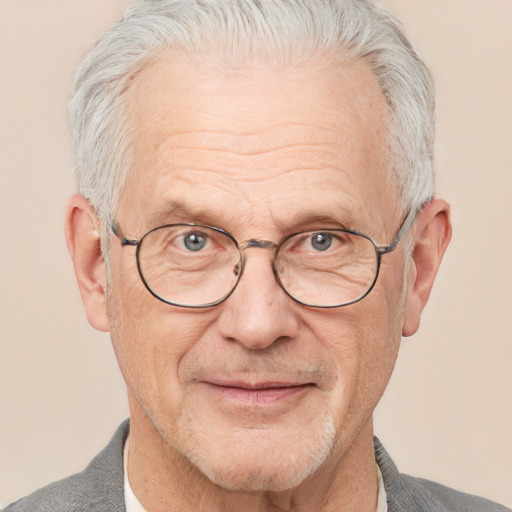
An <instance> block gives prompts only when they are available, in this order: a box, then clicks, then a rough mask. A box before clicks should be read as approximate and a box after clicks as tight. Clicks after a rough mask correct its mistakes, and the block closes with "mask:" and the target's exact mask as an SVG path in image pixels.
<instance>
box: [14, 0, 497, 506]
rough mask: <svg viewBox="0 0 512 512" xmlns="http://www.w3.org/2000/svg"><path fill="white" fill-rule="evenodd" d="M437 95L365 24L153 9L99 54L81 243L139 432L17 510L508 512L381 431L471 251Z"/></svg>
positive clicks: (81, 110) (355, 15)
mask: <svg viewBox="0 0 512 512" xmlns="http://www.w3.org/2000/svg"><path fill="white" fill-rule="evenodd" d="M433 118H434V116H433V86H432V83H431V78H430V75H429V73H428V71H427V70H426V69H425V67H424V65H423V64H422V62H421V61H420V60H419V59H418V57H417V55H416V54H415V53H414V51H413V50H412V48H411V47H410V45H409V43H408V42H407V40H406V39H405V36H404V35H403V33H402V32H401V29H400V27H399V26H398V24H397V23H396V22H395V21H394V20H393V19H392V18H390V17H389V15H388V14H386V13H385V12H383V11H381V10H380V9H377V8H376V7H374V6H373V5H372V4H370V3H369V2H365V1H361V0H359V1H353V2H349V1H341V0H340V1H338V2H327V1H325V2H323V1H322V2H321V1H315V2H299V1H296V2H295V1H294V2H292V1H267V2H257V1H255V0H253V1H249V0H247V1H241V0H240V1H237V2H232V1H227V0H225V1H220V0H219V1H211V2H197V3H196V2H194V3H192V2H183V1H181V2H179V1H171V0H161V1H147V2H141V3H139V4H137V5H136V6H135V7H134V8H133V9H132V10H130V11H129V12H128V13H127V14H126V16H125V18H124V20H123V21H121V22H119V23H118V24H117V25H115V26H114V27H113V28H112V29H111V30H110V31H109V32H107V33H106V34H105V36H104V37H103V38H102V39H101V41H100V42H99V43H98V44H97V45H96V46H95V47H94V48H93V49H92V50H91V51H90V53H89V54H88V56H87V57H86V58H85V60H84V62H83V63H82V65H81V67H80V69H79V70H78V72H77V75H76V79H75V83H74V88H73V96H72V99H71V102H70V125H71V129H72V133H73V139H74V146H75V153H76V159H77V171H76V172H77V181H78V186H79V192H80V194H79V195H75V196H73V197H72V198H71V200H70V202H69V205H68V211H67V223H66V237H67V241H68V246H69V249H70V253H71V256H72V258H73V263H74V266H75V271H76V275H77V280H78V284H79V287H80V291H81V294H82V299H83V302H84V305H85V309H86V312H87V315H88V318H89V321H90V323H91V324H92V325H93V326H94V327H95V328H97V329H99V330H102V331H109V332H110V333H111V337H112V342H113V345H114V349H115V352H116V355H117V358H118V361H119V364H120V368H121V371H122V373H123V376H124V378H125V381H126V384H127V388H128V395H129V403H130V423H129V425H128V424H124V425H123V426H122V427H121V428H120V430H119V431H118V432H117V433H116V435H115V437H114V439H113V440H112V442H111V444H110V445H109V446H108V447H107V448H106V450H105V451H104V452H102V454H100V455H99V456H98V457H97V458H96V459H95V460H94V461H93V462H92V463H91V465H90V466H89V467H88V468H87V469H86V470H85V472H84V473H81V474H79V475H75V476H74V477H71V478H70V479H68V480H64V481H62V482H59V483H56V484H52V485H51V486H49V487H47V488H44V489H42V490H40V491H38V492H36V493H35V494H33V495H31V496H30V497H28V498H25V499H22V500H20V501H19V502H17V503H16V504H13V505H12V506H11V507H8V508H7V510H9V511H16V510H65V511H69V510H98V511H99V510H105V511H107V510H109V511H110V510H124V509H125V507H126V509H127V510H129V511H130V510H144V509H145V510H148V511H159V510H179V511H182V510H208V511H217V510H234V511H253V510H254V511H256V510H257V511H267V510H297V511H323V510H333V511H334V510H336V511H337V510H356V511H375V510H378V511H383V510H390V511H393V510H404V511H405V510H425V511H427V510H428V511H436V510H439V511H441V510H468V511H471V510H474V511H476V510H478V511H481V510H504V508H503V507H500V506H499V505H495V504H492V503H490V502H487V501H484V500H481V499H479V498H475V497H470V496H467V495H463V494H460V493H457V492H456V491H452V490H449V489H447V488H444V487H441V486H439V485H437V484H433V483H429V482H424V481H419V480H415V479H412V478H410V477H406V476H403V475H400V474H399V473H398V472H397V470H396V468H395V467H394V465H393V463H392V461H391V460H390V459H389V457H388V455H387V454H386V452H385V451H384V449H383V448H382V446H381V445H380V443H379V442H378V441H377V440H375V439H374V437H373V428H372V413H373V410H374V408H375V406H376V404H377V403H378V401H379V399H380V397H381V395H382V393H383V391H384V389H385V386H386V384H387V382H388V380H389V378H390V375H391V372H392V369H393V366H394V362H395V360H396V356H397V352H398V347H399V343H400V339H401V336H402V335H404V336H409V335H411V334H413V333H414V332H415V331H416V330H417V328H418V325H419V320H420V316H421V312H422V310H423V307H424V306H425V304H426V301H427V299H428V296H429V293H430V290H431V287H432V285H433V281H434V278H435V275H436V272H437V269H438V266H439V264H440V262H441V259H442V256H443V254H444V251H445V249H446V246H447V244H448V242H449V239H450V232H451V228H450V221H449V207H448V205H447V203H446V202H444V201H442V200H440V199H437V198H434V197H433V173H432V147H433V133H434V128H433Z"/></svg>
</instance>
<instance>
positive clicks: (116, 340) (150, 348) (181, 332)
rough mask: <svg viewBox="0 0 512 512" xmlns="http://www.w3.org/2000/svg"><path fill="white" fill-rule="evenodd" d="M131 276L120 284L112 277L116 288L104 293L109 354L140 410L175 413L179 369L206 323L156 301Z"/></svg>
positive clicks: (207, 320) (193, 313)
mask: <svg viewBox="0 0 512 512" xmlns="http://www.w3.org/2000/svg"><path fill="white" fill-rule="evenodd" d="M124 275H125V276H126V275H128V273H127V272H125V273H124ZM136 277H137V280H134V279H126V278H125V279H124V281H121V280H119V279H117V280H116V276H115V275H114V276H113V279H112V282H113V283H115V284H114V285H112V286H109V288H108V306H109V319H110V333H111V338H112V344H113V347H114V351H115V353H116V357H117V360H118V363H119V366H120V369H121V372H122V374H123V377H124V380H125V382H126V385H127V388H128V393H129V395H132V396H133V397H134V398H135V399H136V400H137V402H139V404H141V405H142V406H143V408H145V409H147V408H149V409H154V408H155V407H164V408H165V409H167V410H169V409H175V408H179V406H180V403H181V401H182V394H181V388H180V387H181V384H182V383H181V382H180V376H179V368H180V364H181V362H182V360H183V359H184V358H186V357H187V354H188V353H189V352H190V351H191V350H192V349H193V347H194V346H195V344H196V343H197V341H198V340H199V339H200V338H201V337H202V335H203V333H204V331H205V330H207V328H208V325H209V324H210V318H209V315H208V314H205V313H204V312H202V313H201V312H196V311H194V310H180V309H177V308H174V307H172V306H169V305H167V304H165V303H163V302H161V301H159V300H158V299H156V298H155V297H153V296H152V295H151V294H150V293H149V292H148V291H147V290H146V289H145V288H144V286H143V284H142V283H141V282H140V279H138V274H137V275H136ZM120 282H121V283H122V284H118V283H120ZM156 404H159V405H158V406H157V405H156Z"/></svg>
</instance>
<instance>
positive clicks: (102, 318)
mask: <svg viewBox="0 0 512 512" xmlns="http://www.w3.org/2000/svg"><path fill="white" fill-rule="evenodd" d="M99 226H100V221H99V220H98V218H97V217H96V213H95V211H94V209H93V208H92V206H91V205H90V204H89V201H87V199H85V198H84V197H83V196H81V195H79V194H75V195H73V196H72V197H71V198H70V200H69V201H68V204H67V207H66V223H65V234H66V242H67V245H68V250H69V253H70V254H71V259H72V260H73V266H74V269H75V275H76V280H77V282H78V287H79V289H80V295H81V296H82V302H83V304H84V306H85V311H86V314H87V318H88V320H89V322H90V324H91V325H92V326H93V327H94V328H96V329H98V330H99V331H105V332H106V331H108V330H109V323H108V315H107V301H106V291H107V271H106V265H105V261H104V259H103V254H102V252H101V239H100V228H99Z"/></svg>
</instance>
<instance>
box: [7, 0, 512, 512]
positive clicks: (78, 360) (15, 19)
mask: <svg viewBox="0 0 512 512" xmlns="http://www.w3.org/2000/svg"><path fill="white" fill-rule="evenodd" d="M128 3H129V2H128V1H127V0H0V141H1V142H0V144H1V145H0V170H1V175H0V180H1V181H0V228H1V232H0V237H1V238H0V240H1V242H0V243H1V246H0V322H1V323H0V336H1V343H0V503H2V504H4V505H5V504H6V503H8V502H9V501H11V500H13V499H15V498H18V497H20V496H22V495H24V494H26V493H28V492H30V491H32V490H34V489H36V488H38V487H40V486H42V485H43V484H46V483H48V482H50V481H53V480H55V479H58V478H62V477H64V476H66V475H68V474H70V473H72V472H75V471H78V470H81V469H82V468H83V467H84V466H85V465H86V463H87V462H88V461H89V460H90V459H91V458H92V456H93V455H94V454H96V453H97V452H98V451H99V450H100V449H101V448H102V447H103V445H104V444H105V443H106V442H107V441H108V440H109V438H110V436H111V434H112V433H113V431H114V428H115V427H116V426H117V425H118V423H119V422H120V421H121V420H122V419H123V418H125V417H126V416H127V405H126V399H125V391H124V383H123V382H122V379H121V377H120V374H119V371H118V369H117V365H116V362H115V359H114V356H113V352H112V350H111V347H110V343H109V338H108V335H105V334H101V333H98V332H96V331H94V330H93V329H92V328H91V327H90V326H89V325H88V323H87V320H86V318H85V315H84V313H83V310H82V306H81V303H80V298H79V294H78V290H77V288H76V285H75V283H74V276H73V271H72V266H71V262H70V259H69V257H68V254H67V250H66V248H65V243H64V237H63V212H64V205H65V202H66V198H67V197H68V196H69V194H70V193H71V192H72V191H73V183H72V179H71V168H72V165H73V160H72V156H71V153H70V143H69V140H68V135H67V129H66V124H65V103H66V98H67V94H68V92H67V91H68V88H69V83H70V80H71V76H72V72H73V70H74V68H75V66H76V65H77V64H78V62H79V61H80V59H81V57H82V56H83V55H84V53H85V52H86V50H87V48H88V47H89V46H90V45H91V44H92V43H93V41H94V40H95V39H96V38H97V37H98V36H99V35H100V33H101V32H102V31H103V30H104V29H106V28H107V27H108V26H109V24H110V23H111V22H112V21H114V20H115V19H117V18H118V17H119V16H120V14H121V13H122V11H123V10H124V8H125V7H126V5H128ZM383 3H384V4H385V5H387V6H388V7H389V8H390V9H391V10H392V11H394V12H395V13H396V14H397V15H398V16H399V17H400V18H401V20H402V21H403V23H404V24H405V26H406V27H407V29H408V31H409V33H410V35H411V37H412V39H413V41H414V42H415V44H416V46H417V48H418V49H419V51H420V53H421V54H422V55H423V56H424V58H425V59H426V61H427V63H428V64H429V65H430V67H431V69H432V71H433V74H434V76H435V79H436V82H437V87H438V119H439V125H438V149H437V170H438V187H437V188H438V195H439V196H442V197H444V198H446V199H448V200H449V201H450V202H451V204H452V207H453V225H454V237H453V242H452V245H451V247H450V248H449V250H448V253H447V255H446V258H445V261H444V264H443V266H442V268H441V271H440V275H439V277H438V282H437V283H436V286H435V287H434V291H433V294H432V297H431V301H430V304H429V305H428V307H427V310H426V311H425V314H424V318H423V322H422V327H421V329H420V332H419V333H418V334H417V335H416V336H414V337H413V338H410V339H406V340H404V342H403V346H402V350H401V355H400V357H399V361H398V365H397V368H396V371H395V374H394V376H393V377H392V380H391V383H390V386H389V388H388V390H387V391H386V394H385V396H384V399H383V401H382V403H381V404H380V405H379V408H378V410H377V413H376V432H377V434H378V435H379V437H380V438H381V440H382V441H383V442H384V444H385V446H386V447H387V449H388V450H389V451H390V452H391V455H392V456H393V457H394V459H395V461H396V462H397V464H398V466H399V468H400V469H401V471H403V472H407V473H411V474H414V475H417V476H422V477H426V478H431V479H435V480H438V481H441V482H442V483H445V484H447V485H450V486H453V487H457V488H459V489H462V490H465V491H468V492H472V493H475V494H480V495H484V496H486V497H489V498H492V499H495V500H497V501H500V502H502V503H505V504H507V505H509V506H510V505H512V484H511V482H512V407H511V401H512V378H511V367H512V343H511V341H512V340H511V332H512V320H511V318H512V286H511V284H512V264H511V260H512V213H511V210H512V208H511V203H512V172H511V171H512V166H511V164H512V93H511V91H512V30H511V23H512V2H511V1H510V0H386V1H384V2H383Z"/></svg>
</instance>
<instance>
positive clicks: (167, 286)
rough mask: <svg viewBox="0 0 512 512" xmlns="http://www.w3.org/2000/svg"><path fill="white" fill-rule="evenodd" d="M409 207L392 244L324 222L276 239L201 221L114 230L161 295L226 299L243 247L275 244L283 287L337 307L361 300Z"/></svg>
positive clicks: (238, 273) (187, 302) (188, 302)
mask: <svg viewBox="0 0 512 512" xmlns="http://www.w3.org/2000/svg"><path fill="white" fill-rule="evenodd" d="M415 216H416V210H411V211H410V212H409V214H408V215H407V217H406V218H405V220H404V222H403V223H402V226H401V227H400V229H399V230H398V232H397V234H396V236H395V238H394V239H393V241H392V242H391V243H390V244H389V245H384V246H377V245H376V244H375V242H374V241H373V240H372V239H371V238H370V237H368V236H367V235H364V234H363V233H359V232H357V231H353V230H350V229H319V230H314V231H303V232H300V233H294V234H291V235H288V236H286V237H284V238H283V239H282V240H281V241H280V242H279V243H277V244H275V243H273V242H270V241H268V240H259V239H250V240H246V241H244V242H238V241H237V240H236V238H235V237H234V236H233V235H231V234H230V233H228V232H227V231H224V230H223V229H220V228H217V227H213V226H203V225H200V224H187V223H184V224H166V225H165V226H159V227H157V228H154V229H152V230H150V231H148V232H147V233H146V234H145V235H144V236H143V237H141V238H139V239H138V240H129V239H127V238H125V237H124V236H123V235H122V234H121V232H120V229H119V228H118V226H117V225H114V226H113V228H112V230H113V232H114V234H115V235H116V236H117V237H118V238H119V239H120V241H121V244H122V245H123V246H127V245H132V246H136V247H137V249H136V258H137V268H138V270H139V274H140V277H141V279H142V282H143V283H144V285H145V286H146V288H147V289H148V290H149V292H150V293H151V294H152V295H154V296H155V297H156V298H157V299H159V300H161V301H163V302H165V303H166V304H170V305H172V306H179V307H184V308H206V307H211V306H216V305H217V304H220V303H221V302H223V301H224V300H226V299H227V298H228V297H229V296H230V295H231V294H232V293H233V291H234V289H235V288H236V286H237V284H238V282H239V281H240V279H241V277H242V274H243V272H244V262H245V256H244V251H245V250H246V249H249V248H260V249H271V250H272V269H273V271H274V276H275V278H276V280H277V282H278V284H279V285H280V286H281V288H282V289H283V290H284V291H285V292H286V294H287V295H289V296H290V297H291V298H292V299H293V300H295V301H296V302H298V303H299V304H303V305H305V306H310V307H315V308H337V307H341V306H347V305H349V304H353V303H354V302H357V301H359V300H361V299H363V298H364V297H366V295H368V293H370V291H371V290H372V288H373V287H374V285H375V283H376V281H377V277H378V275H379V268H380V264H381V258H382V256H383V255H384V254H387V253H389V252H392V251H394V250H395V249H396V247H397V245H398V243H399V242H400V240H401V239H402V238H403V236H404V235H405V233H406V232H407V231H408V230H409V228H410V227H411V225H412V223H413V221H414V219H415Z"/></svg>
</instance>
